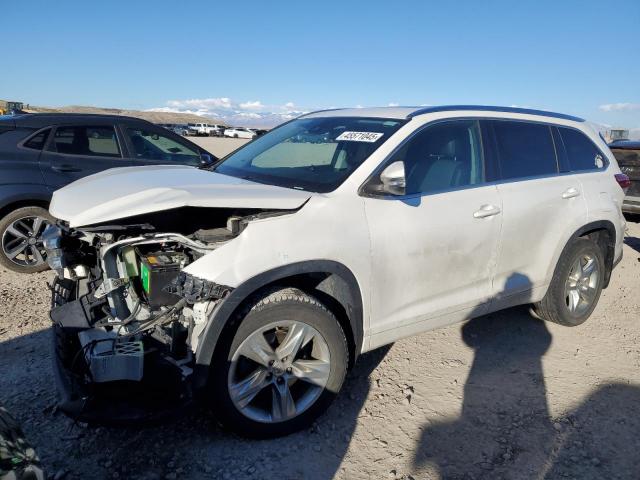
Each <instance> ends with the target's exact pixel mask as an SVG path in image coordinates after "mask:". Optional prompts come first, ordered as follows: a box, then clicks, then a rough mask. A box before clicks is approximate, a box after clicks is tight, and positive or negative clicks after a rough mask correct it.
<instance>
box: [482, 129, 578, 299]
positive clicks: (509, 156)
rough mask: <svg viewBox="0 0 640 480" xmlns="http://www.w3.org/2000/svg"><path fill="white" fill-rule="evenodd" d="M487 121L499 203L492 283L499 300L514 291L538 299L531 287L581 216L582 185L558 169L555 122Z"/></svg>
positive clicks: (541, 281) (544, 280) (542, 279)
mask: <svg viewBox="0 0 640 480" xmlns="http://www.w3.org/2000/svg"><path fill="white" fill-rule="evenodd" d="M487 123H489V122H487ZM490 124H491V125H490V127H491V129H492V135H491V139H492V149H491V150H492V155H494V156H495V160H494V162H495V163H497V164H498V166H499V167H498V170H499V178H500V179H501V183H499V184H498V192H499V193H500V197H501V199H502V205H503V207H504V208H503V218H502V234H501V240H500V256H499V260H498V266H497V269H496V276H495V281H494V287H495V289H496V291H498V292H500V294H499V295H498V297H499V298H500V300H503V301H504V302H503V303H504V304H505V305H506V304H512V303H510V302H509V300H508V297H513V296H515V295H518V296H519V299H520V300H519V302H516V303H525V302H528V301H535V300H539V298H533V297H531V295H532V293H531V292H532V290H534V289H536V288H537V287H543V286H545V285H546V284H548V283H549V281H550V278H549V272H553V268H554V267H555V265H554V266H553V267H551V268H550V263H552V262H553V261H554V257H555V254H556V252H557V249H558V246H559V244H560V243H562V242H564V241H566V239H567V238H569V236H570V235H571V233H573V232H574V231H575V230H576V229H577V228H578V227H579V226H581V225H583V224H584V221H585V219H586V212H587V210H586V201H585V195H584V191H583V187H582V184H581V183H580V181H579V180H578V179H577V178H576V177H575V175H571V174H560V173H559V172H560V170H561V166H560V164H563V163H564V157H563V155H562V154H563V147H562V145H561V143H560V141H559V137H558V135H557V134H556V132H555V130H554V128H555V127H552V126H550V125H547V124H544V123H537V122H524V121H512V120H504V121H503V120H495V121H491V122H490ZM559 155H560V156H559ZM540 291H543V289H542V290H541V289H538V290H536V294H539V293H540ZM494 306H495V305H494ZM492 308H493V307H492Z"/></svg>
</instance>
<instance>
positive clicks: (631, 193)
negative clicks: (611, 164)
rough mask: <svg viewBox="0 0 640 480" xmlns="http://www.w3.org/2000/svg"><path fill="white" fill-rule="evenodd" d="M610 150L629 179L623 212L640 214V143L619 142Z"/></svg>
mask: <svg viewBox="0 0 640 480" xmlns="http://www.w3.org/2000/svg"><path fill="white" fill-rule="evenodd" d="M609 148H610V149H611V151H612V152H613V154H614V155H615V157H616V159H617V160H618V165H620V170H622V172H623V173H624V174H626V175H627V176H628V177H629V188H628V190H627V195H626V196H625V197H624V203H623V204H622V210H623V211H624V212H626V213H640V141H632V140H618V141H616V142H613V143H611V144H609Z"/></svg>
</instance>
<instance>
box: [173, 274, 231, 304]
mask: <svg viewBox="0 0 640 480" xmlns="http://www.w3.org/2000/svg"><path fill="white" fill-rule="evenodd" d="M165 291H166V292H168V293H172V294H174V295H178V296H180V297H182V298H184V299H185V300H186V301H187V303H189V304H191V305H193V304H194V303H197V302H204V301H207V300H219V299H221V298H224V297H226V296H227V295H228V294H229V293H230V292H231V291H233V288H232V287H228V286H226V285H220V284H218V283H214V282H210V281H209V280H204V279H201V278H198V277H194V276H193V275H189V274H188V273H184V272H181V273H180V275H178V277H176V279H175V280H173V281H172V282H171V284H169V285H168V286H167V287H165Z"/></svg>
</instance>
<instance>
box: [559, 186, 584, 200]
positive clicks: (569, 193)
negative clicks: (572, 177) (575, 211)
mask: <svg viewBox="0 0 640 480" xmlns="http://www.w3.org/2000/svg"><path fill="white" fill-rule="evenodd" d="M579 196H580V190H578V189H577V188H575V187H571V188H567V189H566V190H565V191H564V192H563V193H562V198H564V199H565V200H566V199H567V198H575V197H579Z"/></svg>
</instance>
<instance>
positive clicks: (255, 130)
mask: <svg viewBox="0 0 640 480" xmlns="http://www.w3.org/2000/svg"><path fill="white" fill-rule="evenodd" d="M251 130H253V131H254V132H256V135H257V136H258V137H260V136H262V135H264V134H265V133H267V132H268V131H269V130H263V129H261V128H252V129H251Z"/></svg>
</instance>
